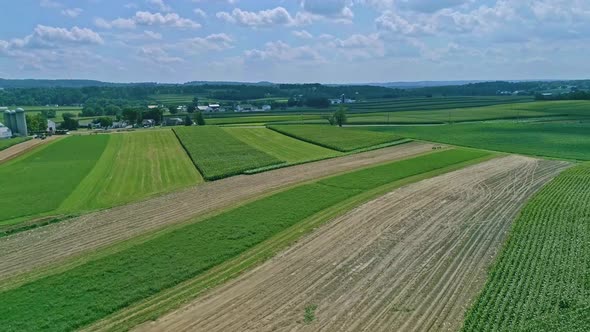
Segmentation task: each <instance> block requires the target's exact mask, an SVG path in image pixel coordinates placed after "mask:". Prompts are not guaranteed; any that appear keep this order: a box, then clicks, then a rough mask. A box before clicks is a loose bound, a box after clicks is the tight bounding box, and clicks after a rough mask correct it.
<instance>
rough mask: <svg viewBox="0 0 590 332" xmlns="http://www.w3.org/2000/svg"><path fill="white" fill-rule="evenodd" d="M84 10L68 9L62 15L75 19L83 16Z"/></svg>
mask: <svg viewBox="0 0 590 332" xmlns="http://www.w3.org/2000/svg"><path fill="white" fill-rule="evenodd" d="M82 11H83V10H82V8H66V9H63V10H62V11H61V14H62V15H64V16H68V17H71V18H75V17H78V16H80V14H82Z"/></svg>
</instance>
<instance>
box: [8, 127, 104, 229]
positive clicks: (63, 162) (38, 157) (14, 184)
mask: <svg viewBox="0 0 590 332" xmlns="http://www.w3.org/2000/svg"><path fill="white" fill-rule="evenodd" d="M108 140H109V136H106V135H100V136H96V135H94V136H73V137H69V138H67V139H61V140H58V141H56V142H53V143H51V144H49V145H47V146H46V147H43V148H42V149H39V150H36V151H35V152H33V153H31V154H29V155H27V156H26V157H24V158H19V159H15V160H13V161H11V162H8V163H6V164H3V165H0V188H2V189H1V190H2V195H0V212H1V217H0V224H2V221H6V220H10V219H14V218H18V217H23V216H30V215H36V214H39V213H43V212H48V211H52V210H55V209H56V208H57V207H59V205H60V204H61V203H62V202H63V200H64V199H66V198H67V197H68V195H70V193H71V192H72V191H73V190H74V189H75V188H76V187H77V186H78V184H79V183H80V181H82V180H83V179H84V177H86V175H87V174H88V173H89V172H90V171H91V170H92V168H93V167H94V165H95V164H96V163H97V161H98V159H99V158H100V156H101V155H102V153H103V151H104V149H105V147H106V146H107V143H108Z"/></svg>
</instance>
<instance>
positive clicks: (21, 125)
mask: <svg viewBox="0 0 590 332" xmlns="http://www.w3.org/2000/svg"><path fill="white" fill-rule="evenodd" d="M15 113H16V128H17V131H18V133H19V135H21V136H28V135H29V133H28V131H27V119H26V118H25V110H23V109H22V108H17V109H16V111H15Z"/></svg>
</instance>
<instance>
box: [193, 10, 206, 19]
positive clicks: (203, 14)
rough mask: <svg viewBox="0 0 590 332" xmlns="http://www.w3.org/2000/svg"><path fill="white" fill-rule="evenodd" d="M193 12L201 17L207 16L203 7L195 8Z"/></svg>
mask: <svg viewBox="0 0 590 332" xmlns="http://www.w3.org/2000/svg"><path fill="white" fill-rule="evenodd" d="M193 13H195V15H197V17H200V18H206V17H207V13H206V12H205V11H204V10H202V9H201V8H195V9H194V10H193Z"/></svg>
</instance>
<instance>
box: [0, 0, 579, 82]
mask: <svg viewBox="0 0 590 332" xmlns="http://www.w3.org/2000/svg"><path fill="white" fill-rule="evenodd" d="M0 12H1V13H3V15H2V16H3V21H2V29H0V77H3V78H85V79H98V80H103V81H111V82H132V81H133V82H137V81H157V82H185V81H192V80H227V81H249V82H254V81H263V80H265V81H273V82H321V83H330V82H332V83H350V82H387V81H417V80H464V79H547V78H558V79H569V78H572V79H574V78H588V73H589V72H590V61H589V60H588V54H590V53H589V52H588V51H589V50H590V44H589V43H588V41H589V40H588V39H589V38H588V36H590V1H587V0H518V1H516V0H509V1H508V0H276V1H271V0H122V1H119V0H19V1H1V3H0Z"/></svg>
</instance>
